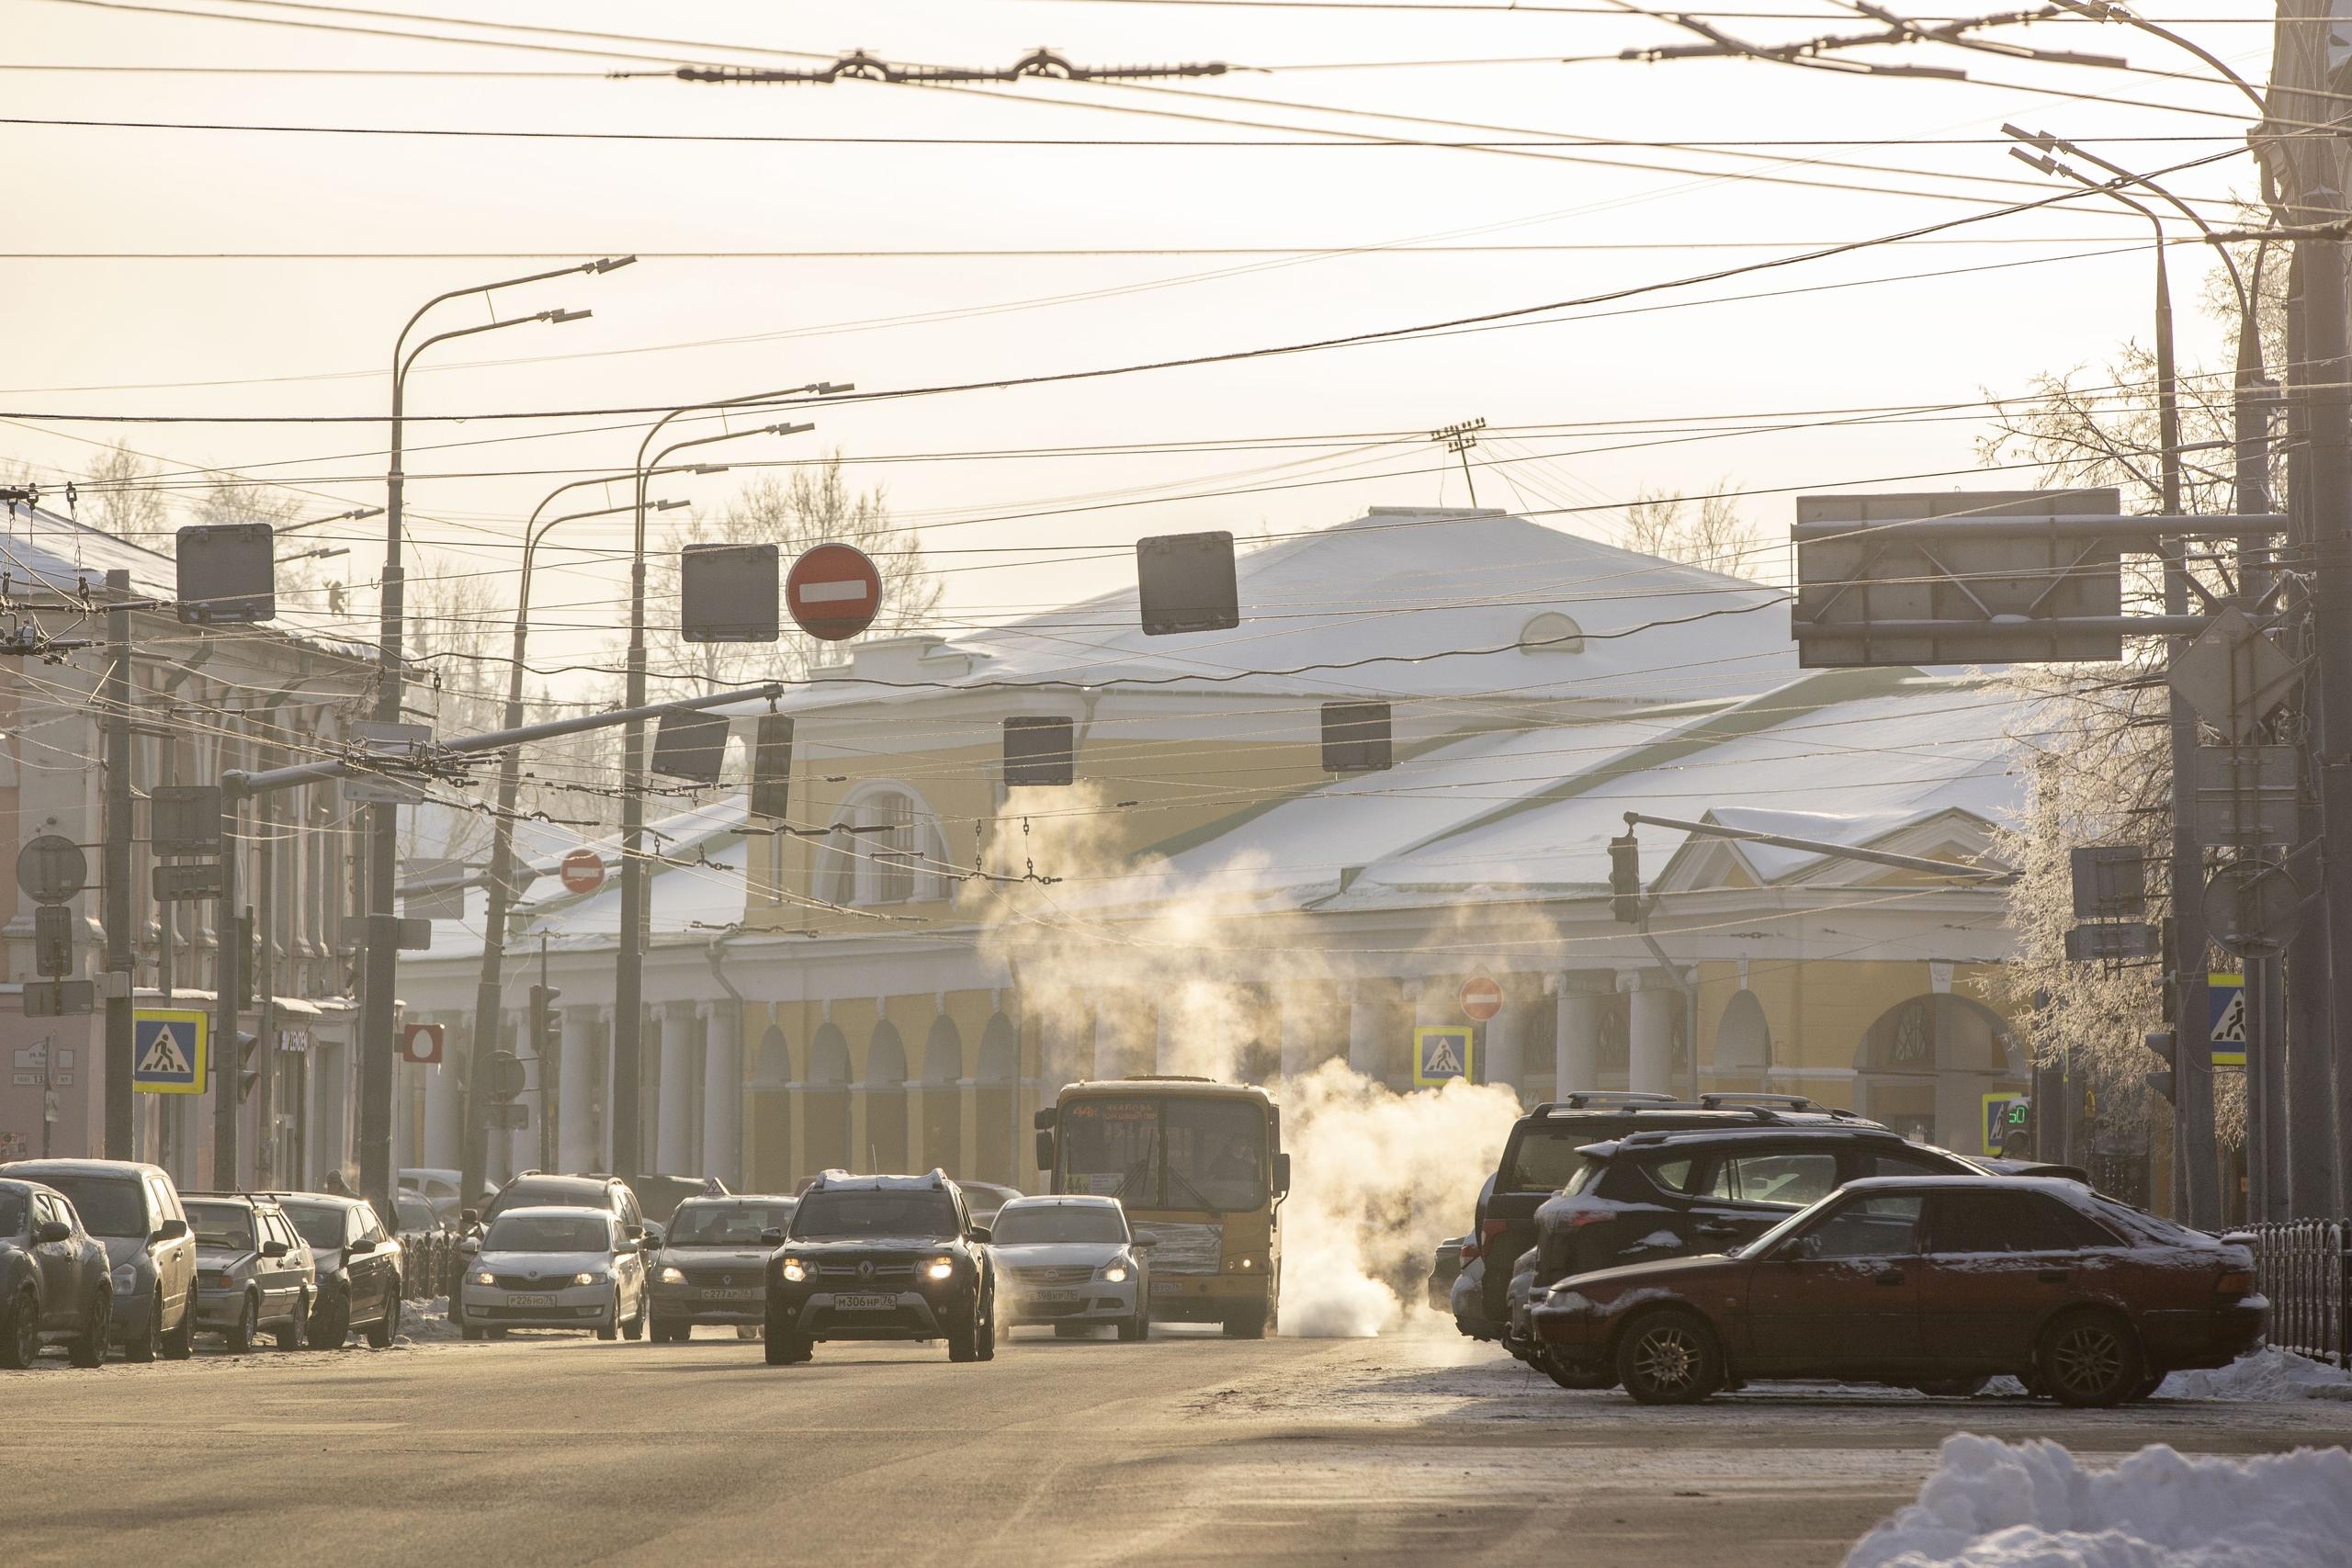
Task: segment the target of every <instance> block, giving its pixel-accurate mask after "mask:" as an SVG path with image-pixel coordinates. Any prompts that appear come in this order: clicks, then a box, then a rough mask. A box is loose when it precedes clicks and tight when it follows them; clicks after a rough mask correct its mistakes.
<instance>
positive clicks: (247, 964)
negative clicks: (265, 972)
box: [234, 909, 261, 1012]
mask: <svg viewBox="0 0 2352 1568" xmlns="http://www.w3.org/2000/svg"><path fill="white" fill-rule="evenodd" d="M234 940H235V942H236V943H237V954H238V957H239V958H240V960H241V962H240V963H239V964H238V966H237V1010H238V1011H239V1012H251V1011H252V1010H253V1007H254V974H255V972H256V971H258V970H259V969H260V968H261V955H260V953H257V952H255V951H254V912H253V911H252V910H251V909H247V910H246V911H245V912H244V913H243V914H241V915H239V916H238V917H237V931H236V936H235V939H234Z"/></svg>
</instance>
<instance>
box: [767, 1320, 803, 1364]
mask: <svg viewBox="0 0 2352 1568" xmlns="http://www.w3.org/2000/svg"><path fill="white" fill-rule="evenodd" d="M766 1315H767V1322H766V1323H765V1324H764V1325H763V1327H764V1329H765V1332H764V1333H763V1334H762V1335H761V1339H762V1340H763V1344H762V1345H761V1347H760V1348H761V1352H762V1356H763V1359H765V1360H766V1362H767V1364H768V1365H769V1366H771V1367H789V1366H792V1365H794V1364H796V1363H797V1362H800V1361H805V1360H807V1359H809V1341H808V1340H806V1339H804V1338H802V1337H800V1336H799V1335H797V1334H795V1333H794V1332H793V1331H792V1330H791V1328H790V1327H789V1326H788V1325H786V1323H785V1321H784V1314H782V1313H780V1312H778V1311H776V1309H775V1307H773V1306H771V1307H769V1308H768V1309H767V1314H766Z"/></svg>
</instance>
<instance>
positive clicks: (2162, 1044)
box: [2143, 1029, 2180, 1105]
mask: <svg viewBox="0 0 2352 1568" xmlns="http://www.w3.org/2000/svg"><path fill="white" fill-rule="evenodd" d="M2146 1043H2147V1047H2148V1049H2149V1050H2151V1051H2154V1053H2155V1054H2156V1055H2159V1056H2161V1057H2163V1058H2164V1064H2165V1070H2164V1071H2163V1072H2160V1073H2150V1074H2148V1075H2147V1076H2146V1077H2145V1079H2144V1080H2143V1081H2144V1082H2145V1083H2146V1084H2147V1086H2148V1087H2149V1088H2150V1089H2154V1090H2155V1091H2156V1092H2157V1093H2158V1094H2161V1095H2163V1096H2164V1097H2165V1100H2166V1101H2167V1102H2169V1103H2171V1104H2174V1105H2177V1104H2179V1103H2180V1098H2179V1095H2178V1092H2177V1085H2178V1082H2179V1080H2178V1077H2177V1074H2178V1072H2179V1070H2180V1036H2179V1035H2177V1034H2176V1033H2174V1032H2172V1031H2171V1030H2169V1029H2157V1030H2152V1031H2150V1032H2149V1034H2148V1037H2147V1041H2146Z"/></svg>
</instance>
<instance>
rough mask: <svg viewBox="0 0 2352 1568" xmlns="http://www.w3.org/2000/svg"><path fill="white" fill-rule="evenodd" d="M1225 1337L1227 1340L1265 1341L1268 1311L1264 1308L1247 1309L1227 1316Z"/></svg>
mask: <svg viewBox="0 0 2352 1568" xmlns="http://www.w3.org/2000/svg"><path fill="white" fill-rule="evenodd" d="M1225 1337H1227V1339H1263V1338H1264V1337H1266V1309H1265V1308H1264V1307H1263V1306H1253V1307H1245V1308H1243V1309H1242V1310H1241V1311H1239V1312H1236V1313H1228V1314H1226V1318H1225Z"/></svg>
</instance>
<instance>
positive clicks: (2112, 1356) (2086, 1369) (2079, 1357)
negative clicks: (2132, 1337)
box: [2050, 1322, 2126, 1397]
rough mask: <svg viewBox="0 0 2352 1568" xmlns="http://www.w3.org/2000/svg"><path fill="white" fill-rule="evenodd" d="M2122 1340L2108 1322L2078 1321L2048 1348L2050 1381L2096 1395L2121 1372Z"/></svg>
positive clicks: (2118, 1376) (2107, 1386)
mask: <svg viewBox="0 0 2352 1568" xmlns="http://www.w3.org/2000/svg"><path fill="white" fill-rule="evenodd" d="M2125 1359H2126V1352H2125V1347H2124V1344H2123V1341H2122V1340H2121V1339H2120V1337H2117V1335H2116V1332H2115V1330H2114V1329H2113V1328H2112V1327H2111V1326H2109V1325H2107V1324H2104V1323H2098V1322H2086V1323H2078V1324H2075V1325H2073V1326H2072V1327H2070V1328H2068V1329H2066V1330H2065V1331H2064V1333H2062V1334H2061V1335H2059V1337H2058V1338H2057V1341H2056V1342H2055V1343H2054V1344H2052V1346H2051V1348H2050V1376H2051V1381H2052V1382H2055V1383H2057V1384H2058V1385H2059V1386H2060V1387H2061V1388H2063V1389H2064V1391H2065V1392H2066V1393H2072V1394H2076V1395H2079V1396H2084V1397H2097V1396H2098V1395H2099V1394H2100V1393H2103V1392H2104V1391H2106V1390H2107V1389H2109V1388H2110V1387H2112V1386H2113V1385H2114V1383H2115V1382H2117V1380H2118V1379H2120V1377H2121V1376H2122V1373H2123V1365H2124V1361H2125Z"/></svg>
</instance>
